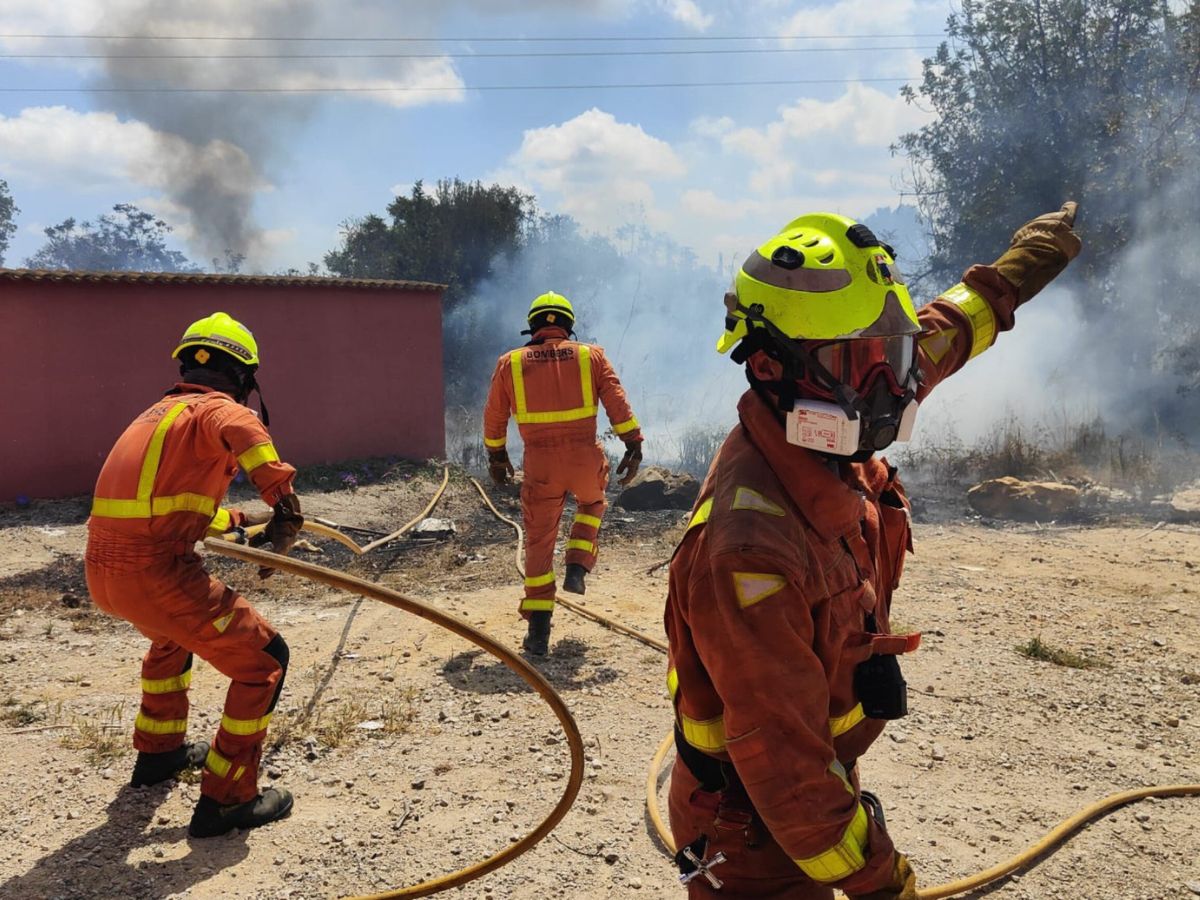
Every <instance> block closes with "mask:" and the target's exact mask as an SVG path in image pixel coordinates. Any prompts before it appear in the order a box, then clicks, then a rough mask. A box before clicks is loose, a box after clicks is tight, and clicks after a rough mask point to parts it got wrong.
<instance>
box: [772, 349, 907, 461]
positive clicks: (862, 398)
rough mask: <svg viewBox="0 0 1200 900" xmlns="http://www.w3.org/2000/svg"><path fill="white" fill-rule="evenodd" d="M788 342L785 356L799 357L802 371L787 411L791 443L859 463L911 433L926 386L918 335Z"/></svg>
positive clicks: (797, 360) (798, 360) (905, 439)
mask: <svg viewBox="0 0 1200 900" xmlns="http://www.w3.org/2000/svg"><path fill="white" fill-rule="evenodd" d="M789 344H790V345H791V346H789V347H788V348H787V350H789V351H791V352H790V353H788V354H785V355H792V356H793V357H794V358H795V357H798V359H795V362H794V365H795V364H796V363H798V364H799V366H800V367H802V368H801V371H802V373H803V374H802V375H801V376H800V378H798V379H796V380H795V383H796V388H795V391H794V393H793V398H792V399H791V408H789V409H783V408H781V411H783V412H784V413H785V415H786V421H785V428H786V431H787V439H788V442H789V443H791V444H795V445H796V446H798V447H804V448H806V449H809V450H816V451H818V452H820V453H827V454H830V455H832V456H846V457H850V458H851V459H853V460H855V461H861V460H864V459H867V458H869V457H870V456H871V455H872V454H873V453H875V452H876V451H878V450H883V449H884V448H886V447H888V446H890V445H891V444H893V443H894V442H896V441H907V440H909V439H910V438H911V437H912V431H913V425H914V423H915V422H916V418H917V406H918V404H917V400H916V391H917V387H918V385H919V383H920V375H919V373H918V371H917V367H916V338H915V337H914V336H912V335H903V336H895V337H882V338H855V339H848V340H840V341H821V342H814V341H805V342H799V341H789ZM786 368H787V367H786V366H785V369H786ZM785 377H786V376H785ZM796 393H798V394H799V395H800V396H795V394H796ZM820 398H824V399H820ZM782 399H783V398H782V397H781V400H782Z"/></svg>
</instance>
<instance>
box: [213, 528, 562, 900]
mask: <svg viewBox="0 0 1200 900" xmlns="http://www.w3.org/2000/svg"><path fill="white" fill-rule="evenodd" d="M204 546H205V547H206V548H207V549H208V550H210V551H211V552H213V553H217V554H220V555H221V556H228V557H231V558H233V559H237V560H240V561H242V562H245V563H249V564H251V565H257V566H262V567H266V568H271V569H281V570H283V571H285V572H291V573H293V574H295V575H299V576H301V577H302V578H308V579H310V580H313V581H320V582H323V583H325V584H328V585H331V586H333V587H335V588H339V589H341V590H344V591H348V592H350V593H352V594H358V595H360V596H363V597H370V598H371V599H372V600H378V601H380V602H381V603H386V604H387V605H388V606H394V607H395V608H396V609H400V610H403V611H404V612H407V613H412V614H413V615H416V616H420V617H421V618H422V619H425V620H427V621H429V622H432V623H433V624H435V625H438V626H440V627H442V628H445V629H446V630H447V631H452V632H454V634H457V635H458V636H459V637H463V638H466V639H467V640H468V641H470V642H471V643H473V644H475V645H476V646H477V647H480V648H482V649H483V650H485V651H486V652H488V653H490V654H491V655H492V656H494V657H496V658H497V659H499V660H500V661H501V662H502V663H504V665H506V666H508V668H510V669H511V670H512V671H513V672H515V673H516V674H517V675H519V676H521V678H522V679H523V680H524V681H525V683H526V684H528V685H529V686H530V687H531V688H533V689H534V690H535V691H537V693H538V694H539V695H540V696H541V698H542V699H543V700H545V701H546V704H547V705H548V706H549V707H550V709H551V710H552V711H553V713H554V715H555V716H556V717H557V718H558V721H559V723H560V724H561V725H562V728H563V732H564V733H565V734H566V737H567V745H568V747H569V749H570V752H571V772H570V775H569V776H568V778H567V784H566V787H565V788H564V790H563V794H562V797H560V798H559V801H558V803H557V804H556V805H555V807H554V809H552V810H551V811H550V814H549V815H548V816H546V818H545V819H544V820H543V821H542V823H541V824H540V825H538V826H537V827H536V828H535V829H534V830H533V831H531V832H529V834H527V835H525V836H524V837H522V838H521V839H520V840H519V841H517V842H516V843H515V844H512V845H511V846H508V847H505V848H504V849H503V850H501V851H499V852H498V853H495V854H493V855H492V856H490V857H488V858H487V859H485V860H483V861H482V862H479V863H476V864H475V865H473V866H468V867H467V868H464V869H460V870H458V871H457V872H452V873H450V874H448V875H443V876H441V877H439V878H433V879H430V880H429V881H423V882H421V883H420V884H415V885H412V886H411V887H405V888H398V889H396V890H391V891H384V892H383V893H380V894H369V895H365V896H363V897H359V898H355V900H391V898H396V897H427V896H429V895H430V894H436V893H438V892H440V891H445V890H449V889H450V888H452V887H458V886H459V885H463V884H466V883H467V882H469V881H473V880H474V879H476V878H479V877H480V876H481V875H485V874H487V873H488V872H491V871H494V870H495V869H498V868H500V866H503V865H505V864H507V863H510V862H512V861H513V860H514V859H516V858H517V857H518V856H520V855H521V854H522V853H524V852H526V851H527V850H529V849H531V848H532V847H533V846H534V845H535V844H537V843H538V842H539V841H540V840H542V838H544V837H545V836H546V835H548V834H549V833H550V832H551V831H552V830H553V829H554V827H555V826H556V825H557V824H558V823H559V822H560V821H561V820H562V818H563V816H565V815H566V814H567V811H568V810H569V809H570V808H571V804H572V803H574V802H575V797H576V795H577V794H578V793H579V787H580V785H581V784H582V783H583V739H582V738H581V737H580V734H579V727H578V726H577V725H576V724H575V719H574V718H573V717H572V716H571V712H570V710H568V709H567V706H566V704H565V703H564V702H563V699H562V698H561V697H560V696H559V695H558V694H557V693H556V692H555V690H554V688H553V687H551V686H550V684H549V682H547V681H546V679H545V678H543V677H542V675H541V674H540V673H539V672H538V671H537V670H536V669H535V668H533V666H531V665H530V664H529V663H527V662H526V661H525V660H523V659H522V658H521V657H519V656H517V655H516V654H515V653H513V651H511V650H509V649H508V648H507V647H505V646H504V645H503V644H501V643H500V642H499V641H497V640H495V639H494V638H492V637H490V636H489V635H487V634H485V633H484V632H482V631H478V630H477V629H475V628H472V627H471V626H470V625H468V624H466V623H465V622H461V621H459V620H458V619H456V618H454V617H453V616H450V615H447V614H446V613H444V612H441V611H440V610H437V609H434V608H433V607H431V606H426V605H425V604H424V603H422V602H420V601H419V600H413V599H411V598H409V597H405V596H404V595H403V594H399V593H397V592H396V591H393V590H390V589H389V588H385V587H383V586H382V585H378V584H372V583H371V582H369V581H364V580H363V579H361V578H355V577H354V576H353V575H347V574H345V573H344V572H335V571H334V570H333V569H327V568H325V567H324V566H318V565H314V564H313V563H309V562H304V561H302V560H298V559H291V558H290V557H286V556H279V555H277V554H275V553H268V552H265V551H263V550H256V549H254V548H252V547H247V546H244V545H242V544H233V543H230V542H229V541H223V540H218V539H215V538H210V539H208V540H206V541H205V542H204Z"/></svg>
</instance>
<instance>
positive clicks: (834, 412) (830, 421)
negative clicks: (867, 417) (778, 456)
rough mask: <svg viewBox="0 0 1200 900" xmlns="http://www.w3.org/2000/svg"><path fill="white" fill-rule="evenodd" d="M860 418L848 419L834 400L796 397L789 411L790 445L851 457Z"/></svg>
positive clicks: (855, 448)
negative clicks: (798, 398)
mask: <svg viewBox="0 0 1200 900" xmlns="http://www.w3.org/2000/svg"><path fill="white" fill-rule="evenodd" d="M861 425H862V422H861V420H859V419H850V418H849V417H847V416H846V413H845V412H844V411H843V410H842V408H841V407H840V406H838V405H837V404H836V403H823V402H821V401H820V400H797V401H796V406H795V408H794V409H793V410H792V411H791V412H790V413H788V417H787V439H788V443H789V444H795V445H796V446H797V447H805V448H807V449H809V450H816V451H818V452H820V453H832V454H835V455H837V456H851V455H853V454H854V453H855V452H856V451H857V450H858V434H859V430H860V427H861Z"/></svg>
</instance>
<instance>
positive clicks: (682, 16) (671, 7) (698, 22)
mask: <svg viewBox="0 0 1200 900" xmlns="http://www.w3.org/2000/svg"><path fill="white" fill-rule="evenodd" d="M659 2H660V4H661V5H662V8H663V9H664V10H665V11H666V13H667V15H669V16H670V17H671V18H672V19H674V20H675V21H676V22H679V23H681V24H683V25H686V26H687V27H688V28H692V29H694V30H696V31H706V30H707V29H708V27H709V26H710V25H712V23H713V16H712V15H711V14H709V13H706V12H705V11H704V10H702V9H701V8H700V7H699V6H698V5H697V4H696V2H695V0H659Z"/></svg>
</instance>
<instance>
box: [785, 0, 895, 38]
mask: <svg viewBox="0 0 1200 900" xmlns="http://www.w3.org/2000/svg"><path fill="white" fill-rule="evenodd" d="M916 10H917V4H916V3H915V2H914V0H891V2H889V3H879V2H878V0H838V2H837V3H822V4H819V5H816V6H805V7H804V9H802V10H800V11H799V12H797V13H796V14H795V15H793V16H792V17H791V18H790V19H789V20H787V21H786V22H785V23H784V24H783V25H782V26H780V29H779V33H780V34H787V35H842V34H856V35H857V34H903V33H905V32H907V31H908V30H909V29H910V28H911V25H912V19H913V13H914V12H916ZM805 43H806V45H807V44H808V43H810V42H805Z"/></svg>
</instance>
